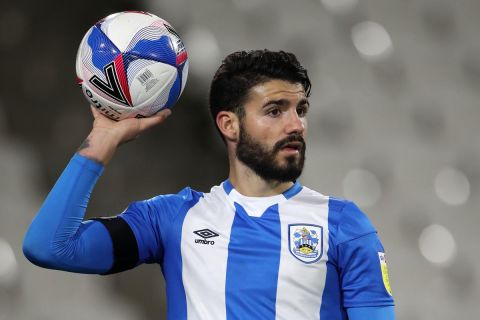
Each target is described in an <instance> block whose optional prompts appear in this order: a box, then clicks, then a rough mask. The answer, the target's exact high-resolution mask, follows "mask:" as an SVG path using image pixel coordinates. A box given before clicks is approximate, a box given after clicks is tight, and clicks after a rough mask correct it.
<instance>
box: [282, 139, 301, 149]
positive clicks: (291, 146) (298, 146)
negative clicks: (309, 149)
mask: <svg viewBox="0 0 480 320" xmlns="http://www.w3.org/2000/svg"><path fill="white" fill-rule="evenodd" d="M302 147H303V143H302V142H300V141H292V142H289V143H287V144H285V145H284V146H283V147H282V149H294V150H297V151H300V149H302Z"/></svg>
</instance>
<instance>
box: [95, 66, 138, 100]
mask: <svg viewBox="0 0 480 320" xmlns="http://www.w3.org/2000/svg"><path fill="white" fill-rule="evenodd" d="M103 73H104V74H105V78H106V79H107V81H106V82H105V81H103V80H102V79H100V78H99V77H98V76H97V75H94V76H93V77H91V78H90V80H89V82H90V83H91V84H93V85H94V86H95V87H96V88H97V89H99V90H100V91H102V92H103V93H105V94H106V95H108V96H109V97H110V98H113V99H115V100H117V101H118V102H120V103H122V104H125V105H127V106H128V105H131V103H129V101H128V100H127V97H126V95H125V93H124V92H123V90H122V87H121V86H120V81H119V80H118V75H117V71H116V69H115V62H114V61H112V62H110V63H109V64H107V65H106V66H105V67H103Z"/></svg>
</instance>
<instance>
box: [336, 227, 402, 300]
mask: <svg viewBox="0 0 480 320" xmlns="http://www.w3.org/2000/svg"><path fill="white" fill-rule="evenodd" d="M338 255H339V269H340V285H341V288H342V292H343V300H344V301H343V302H344V303H343V304H344V307H345V308H351V307H373V306H391V305H393V304H394V303H393V297H392V296H391V294H390V293H389V291H390V284H389V282H388V272H387V270H386V262H385V254H384V248H383V246H382V244H381V242H380V239H379V238H378V236H377V233H370V234H367V235H364V236H362V237H359V238H356V239H354V240H351V241H347V242H344V243H342V244H340V245H339V247H338ZM382 266H384V267H383V268H382Z"/></svg>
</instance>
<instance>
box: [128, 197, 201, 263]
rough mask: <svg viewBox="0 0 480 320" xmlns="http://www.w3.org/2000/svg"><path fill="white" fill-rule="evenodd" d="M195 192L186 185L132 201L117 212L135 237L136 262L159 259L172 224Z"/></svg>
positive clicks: (161, 256) (160, 260)
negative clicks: (176, 189) (171, 192)
mask: <svg viewBox="0 0 480 320" xmlns="http://www.w3.org/2000/svg"><path fill="white" fill-rule="evenodd" d="M194 192H195V191H193V190H191V189H190V188H185V189H183V190H182V191H180V192H179V193H177V194H169V195H160V196H157V197H154V198H152V199H149V200H144V201H137V202H133V203H131V204H130V205H129V206H128V207H127V209H126V210H125V211H124V212H123V213H122V214H120V215H119V217H120V218H122V219H123V220H124V221H126V222H127V224H128V225H129V226H130V229H131V230H132V232H133V234H134V236H135V239H136V242H137V246H138V264H141V263H161V262H162V259H163V251H164V246H165V239H166V238H167V236H168V233H169V230H170V229H171V225H172V224H173V223H174V221H175V218H176V216H177V213H178V212H179V211H180V209H181V208H182V207H184V206H185V205H188V203H189V202H191V201H192V199H193V195H192V193H194Z"/></svg>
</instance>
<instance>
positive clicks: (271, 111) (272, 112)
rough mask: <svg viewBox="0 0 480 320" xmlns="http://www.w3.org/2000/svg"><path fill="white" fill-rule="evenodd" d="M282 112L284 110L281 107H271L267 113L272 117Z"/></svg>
mask: <svg viewBox="0 0 480 320" xmlns="http://www.w3.org/2000/svg"><path fill="white" fill-rule="evenodd" d="M281 113H282V112H281V110H280V108H278V107H273V108H270V109H268V111H267V115H269V116H271V117H278V116H279V115H280V114H281Z"/></svg>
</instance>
